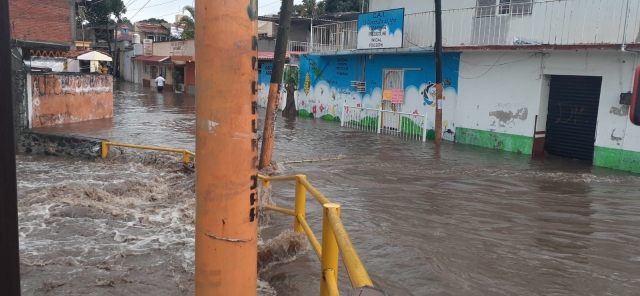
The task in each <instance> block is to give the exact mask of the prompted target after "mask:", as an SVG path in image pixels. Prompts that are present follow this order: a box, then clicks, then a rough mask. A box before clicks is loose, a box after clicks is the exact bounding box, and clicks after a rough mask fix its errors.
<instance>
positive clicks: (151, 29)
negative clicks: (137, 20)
mask: <svg viewBox="0 0 640 296" xmlns="http://www.w3.org/2000/svg"><path fill="white" fill-rule="evenodd" d="M137 26H138V28H139V29H140V31H142V32H145V33H165V34H169V30H167V28H165V27H164V26H163V25H154V24H138V25H137Z"/></svg>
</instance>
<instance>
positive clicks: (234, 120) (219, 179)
mask: <svg viewBox="0 0 640 296" xmlns="http://www.w3.org/2000/svg"><path fill="white" fill-rule="evenodd" d="M195 7H196V11H195V13H196V15H195V19H197V20H198V21H197V22H196V24H195V25H196V28H195V32H196V38H195V43H196V46H195V50H196V59H197V60H198V62H197V63H196V73H198V75H197V76H196V126H195V128H196V153H197V154H198V159H197V165H198V169H197V170H196V229H195V239H196V247H195V295H196V296H211V295H215V296H218V295H220V296H227V295H242V296H245V295H246V296H251V295H256V292H257V274H258V264H257V262H258V233H257V232H258V220H257V210H258V203H257V189H258V182H259V181H258V169H257V160H258V151H257V147H258V142H257V140H256V133H257V131H258V110H257V108H258V103H257V78H258V72H257V69H258V39H257V18H258V1H257V0H236V1H223V0H196V1H195Z"/></svg>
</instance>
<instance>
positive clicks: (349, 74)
mask: <svg viewBox="0 0 640 296" xmlns="http://www.w3.org/2000/svg"><path fill="white" fill-rule="evenodd" d="M459 56H460V55H459V54H458V53H446V54H444V64H445V67H444V75H443V78H444V81H445V86H444V93H443V94H444V98H445V99H444V101H443V108H444V109H445V110H455V108H456V105H457V92H458V73H457V69H458V67H459ZM365 69H366V70H365ZM384 69H404V85H403V86H402V88H403V89H404V103H403V104H402V105H401V106H400V108H401V110H400V111H402V112H406V113H412V114H427V120H426V128H427V129H429V130H430V132H429V137H430V138H433V137H434V134H433V130H434V129H435V107H436V106H435V85H434V83H435V60H434V57H433V54H431V53H424V54H392V55H391V54H390V55H373V56H369V55H343V56H313V55H305V56H302V57H301V58H300V90H299V93H300V94H299V108H298V110H299V114H300V115H302V116H310V117H316V118H321V119H324V120H331V121H340V117H341V116H342V112H343V110H344V106H347V107H363V108H372V109H379V108H381V107H382V104H383V101H382V93H383V88H384V85H383V83H384V77H383V76H384V74H383V73H384ZM359 78H360V79H359ZM356 80H365V81H366V83H367V86H366V91H365V92H364V93H359V92H357V90H356V89H355V88H354V87H353V86H351V82H352V81H356ZM376 120H377V119H376ZM403 124H404V123H403ZM415 124H418V123H417V121H416V123H415ZM420 125H421V126H420V128H423V126H422V125H423V124H422V123H420ZM443 128H444V130H445V131H447V130H450V133H455V114H454V112H444V114H443ZM445 138H446V139H448V140H453V137H446V136H445Z"/></svg>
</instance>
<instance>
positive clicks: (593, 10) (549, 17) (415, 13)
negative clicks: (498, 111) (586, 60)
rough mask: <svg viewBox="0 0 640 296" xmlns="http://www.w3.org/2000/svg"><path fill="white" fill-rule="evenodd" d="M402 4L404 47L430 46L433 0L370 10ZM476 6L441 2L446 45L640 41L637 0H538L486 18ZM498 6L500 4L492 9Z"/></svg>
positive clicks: (382, 3)
mask: <svg viewBox="0 0 640 296" xmlns="http://www.w3.org/2000/svg"><path fill="white" fill-rule="evenodd" d="M496 3H497V2H496ZM403 7H404V8H405V14H406V16H405V39H406V40H405V47H415V46H421V47H429V46H432V45H433V44H434V43H435V30H434V24H435V14H434V12H433V10H434V7H433V1H419V0H372V2H371V11H379V10H387V9H395V8H403ZM475 7H476V0H455V1H443V12H442V26H443V38H444V39H445V46H469V45H513V44H514V43H516V40H518V41H519V42H522V41H525V42H534V43H539V44H554V45H555V44H602V43H607V44H622V43H640V1H637V0H636V1H633V0H565V1H557V0H553V1H550V0H546V1H544V0H536V1H534V3H533V4H532V6H531V13H530V14H524V15H495V14H494V15H492V16H485V17H478V15H477V11H476V9H475ZM520 9H522V7H520ZM485 11H488V10H487V8H485ZM497 11H498V9H497V7H496V8H495V11H494V13H497ZM625 11H626V12H627V13H626V15H625ZM625 27H626V28H627V29H626V30H625Z"/></svg>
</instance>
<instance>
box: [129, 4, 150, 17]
mask: <svg viewBox="0 0 640 296" xmlns="http://www.w3.org/2000/svg"><path fill="white" fill-rule="evenodd" d="M149 2H151V0H148V1H147V3H145V4H144V5H142V8H144V7H145V6H147V4H149ZM142 8H140V9H139V10H138V12H136V13H135V14H134V15H133V16H132V17H131V18H129V19H131V20H132V19H133V18H134V17H135V16H136V15H138V13H140V11H142Z"/></svg>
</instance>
